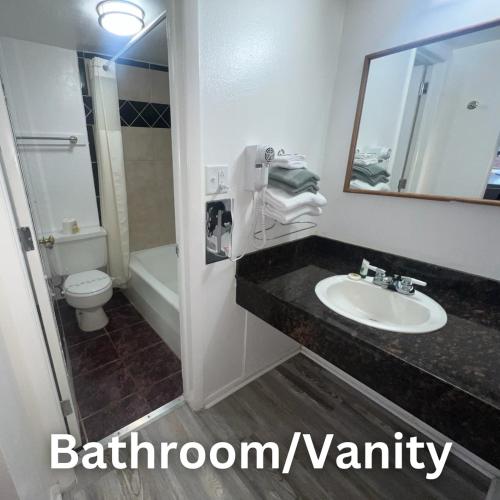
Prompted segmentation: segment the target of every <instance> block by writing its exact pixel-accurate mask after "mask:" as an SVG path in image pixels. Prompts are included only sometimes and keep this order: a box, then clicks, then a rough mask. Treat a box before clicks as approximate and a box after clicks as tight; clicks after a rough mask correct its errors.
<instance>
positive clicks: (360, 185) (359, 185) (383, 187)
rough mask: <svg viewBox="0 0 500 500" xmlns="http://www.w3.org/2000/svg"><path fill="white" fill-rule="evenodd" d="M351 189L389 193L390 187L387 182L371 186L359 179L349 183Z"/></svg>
mask: <svg viewBox="0 0 500 500" xmlns="http://www.w3.org/2000/svg"><path fill="white" fill-rule="evenodd" d="M351 188H352V189H362V190H364V191H391V187H390V186H389V184H387V182H379V183H378V184H377V185H375V186H371V185H370V184H368V183H367V182H363V181H360V180H359V179H355V180H353V181H351Z"/></svg>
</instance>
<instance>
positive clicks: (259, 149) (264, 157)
mask: <svg viewBox="0 0 500 500" xmlns="http://www.w3.org/2000/svg"><path fill="white" fill-rule="evenodd" d="M245 156H246V163H247V164H246V176H245V189H246V190H247V191H253V192H255V191H261V190H262V189H263V188H264V187H266V186H267V183H268V176H269V165H270V164H271V162H272V161H273V160H274V148H273V147H271V146H247V147H246V150H245Z"/></svg>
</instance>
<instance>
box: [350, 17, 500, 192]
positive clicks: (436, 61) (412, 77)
mask: <svg viewBox="0 0 500 500" xmlns="http://www.w3.org/2000/svg"><path fill="white" fill-rule="evenodd" d="M470 31H471V30H469V33H467V34H462V35H460V36H459V35H457V34H454V35H453V36H451V37H448V38H445V37H441V39H440V41H437V42H436V41H434V40H433V43H428V44H423V45H419V44H415V46H414V47H413V48H410V49H408V50H401V49H395V50H392V51H386V52H385V53H384V54H382V55H381V54H379V55H374V56H368V59H369V60H370V64H369V67H368V68H369V69H368V73H367V74H365V79H366V86H365V87H364V89H363V88H362V91H363V90H364V91H365V94H364V100H363V103H362V108H361V112H360V115H358V119H359V133H358V135H357V137H356V135H355V137H354V138H353V148H352V152H351V158H350V164H349V166H348V172H347V176H348V177H347V181H346V190H362V191H369V192H374V193H387V194H389V193H395V194H399V195H405V193H406V194H407V195H409V194H417V195H420V196H422V197H430V198H435V197H438V198H441V197H451V198H453V199H457V198H468V199H469V200H467V201H471V200H470V199H471V198H472V199H475V200H478V201H479V200H483V201H484V200H500V121H499V117H500V90H499V86H498V82H499V81H500V65H499V64H498V61H499V60H500V26H496V27H493V28H492V27H491V25H489V27H488V29H477V30H474V31H473V32H470ZM364 81H365V80H364ZM358 113H359V111H358ZM357 123H358V122H357Z"/></svg>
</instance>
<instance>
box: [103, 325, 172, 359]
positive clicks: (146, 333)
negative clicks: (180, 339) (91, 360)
mask: <svg viewBox="0 0 500 500" xmlns="http://www.w3.org/2000/svg"><path fill="white" fill-rule="evenodd" d="M109 336H110V337H111V341H112V342H113V345H114V346H115V349H116V350H117V352H118V355H119V356H120V357H121V358H127V357H128V356H132V355H134V354H137V352H139V351H140V350H142V349H145V348H146V347H149V346H152V345H154V344H158V343H159V342H163V341H162V339H161V337H160V336H159V335H158V334H157V333H156V332H155V331H154V330H153V329H152V328H151V327H150V326H149V325H148V324H147V323H146V322H145V321H143V322H142V323H137V324H135V325H133V326H129V327H128V328H122V329H121V330H116V331H114V332H111V333H110V334H109Z"/></svg>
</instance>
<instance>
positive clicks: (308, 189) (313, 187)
mask: <svg viewBox="0 0 500 500" xmlns="http://www.w3.org/2000/svg"><path fill="white" fill-rule="evenodd" d="M269 185H270V186H273V187H276V188H279V189H283V191H286V192H287V193H289V194H292V195H296V194H301V193H317V192H318V191H319V187H318V183H317V182H316V181H311V182H306V183H305V184H303V185H302V186H300V187H298V188H294V187H292V186H290V185H288V184H285V183H283V182H279V181H275V180H274V179H269Z"/></svg>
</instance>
